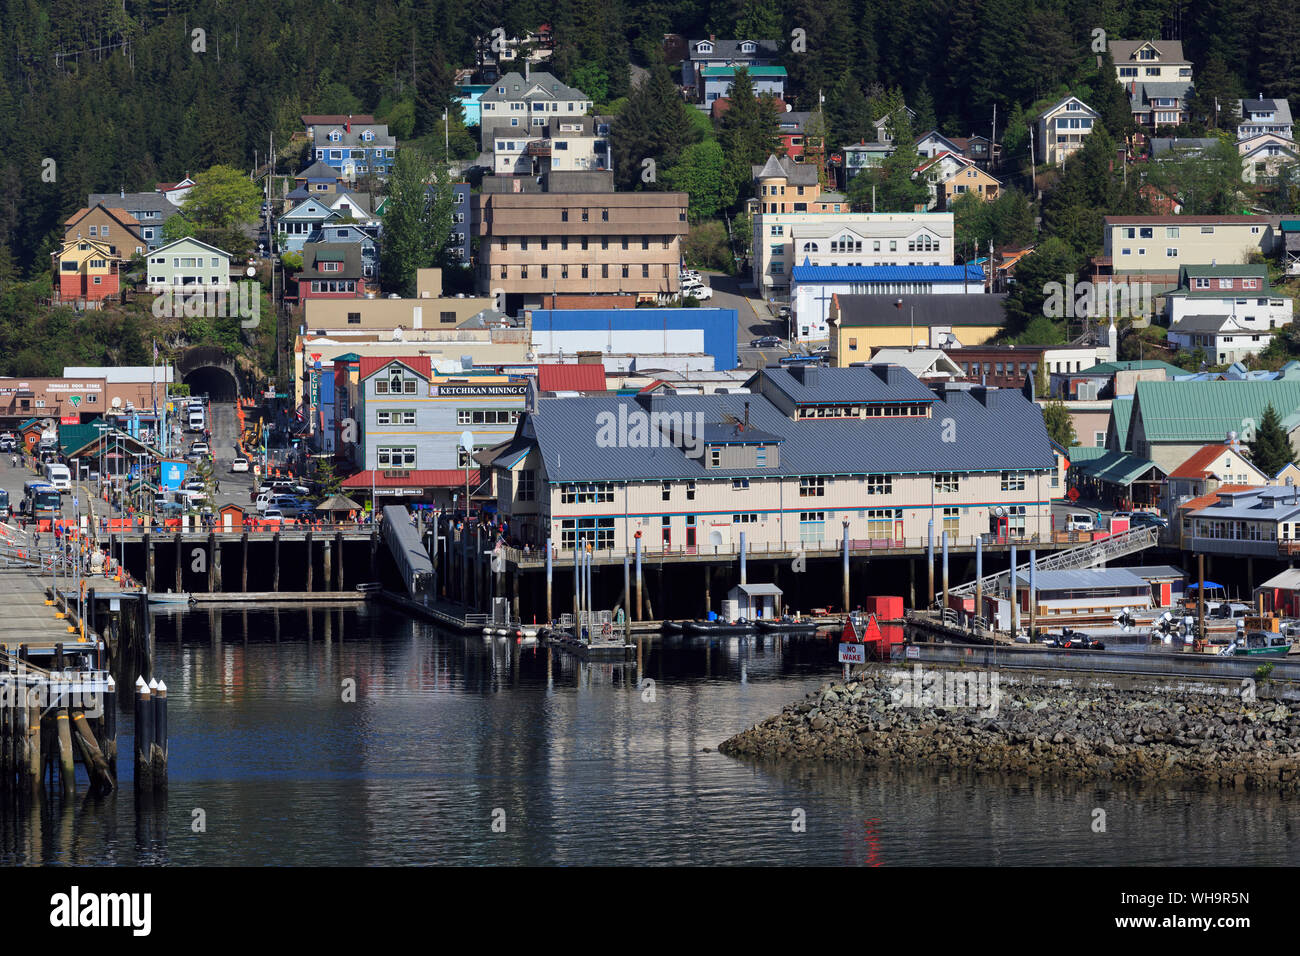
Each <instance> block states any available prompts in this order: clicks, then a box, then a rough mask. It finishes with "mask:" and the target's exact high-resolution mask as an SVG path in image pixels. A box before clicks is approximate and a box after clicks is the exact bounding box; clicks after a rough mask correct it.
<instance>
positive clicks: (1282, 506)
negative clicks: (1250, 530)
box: [1192, 486, 1300, 521]
mask: <svg viewBox="0 0 1300 956" xmlns="http://www.w3.org/2000/svg"><path fill="white" fill-rule="evenodd" d="M1295 499H1296V489H1295V488H1287V487H1285V486H1272V487H1264V488H1253V489H1251V490H1250V491H1230V492H1228V493H1226V494H1222V493H1221V494H1220V495H1219V498H1218V503H1217V504H1212V505H1207V506H1206V507H1204V508H1201V509H1199V510H1197V511H1193V512H1192V516H1193V517H1196V518H1253V519H1254V520H1256V521H1292V520H1294V518H1295V516H1296V515H1300V504H1293V502H1294V501H1295ZM1274 505H1276V507H1274Z"/></svg>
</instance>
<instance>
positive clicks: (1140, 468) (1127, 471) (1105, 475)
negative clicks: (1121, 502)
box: [1078, 451, 1163, 487]
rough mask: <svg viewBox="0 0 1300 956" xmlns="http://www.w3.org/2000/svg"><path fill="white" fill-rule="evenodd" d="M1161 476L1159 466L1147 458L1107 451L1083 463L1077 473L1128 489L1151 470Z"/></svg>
mask: <svg viewBox="0 0 1300 956" xmlns="http://www.w3.org/2000/svg"><path fill="white" fill-rule="evenodd" d="M1153 469H1154V470H1155V471H1157V472H1160V473H1161V474H1163V471H1162V470H1161V468H1160V466H1158V465H1157V464H1156V463H1155V462H1153V461H1151V460H1150V459H1149V458H1140V457H1139V456H1137V455H1131V454H1129V453H1128V452H1122V451H1109V452H1106V454H1104V455H1101V456H1099V457H1097V458H1094V459H1092V460H1091V461H1084V462H1083V463H1082V464H1080V466H1079V468H1078V473H1079V474H1081V475H1084V476H1086V477H1088V478H1092V479H1095V480H1097V481H1100V482H1104V483H1105V484H1108V485H1119V486H1121V487H1128V486H1129V485H1131V484H1133V482H1135V481H1137V480H1138V479H1139V478H1141V477H1142V476H1143V475H1145V474H1146V473H1147V472H1149V471H1151V470H1153Z"/></svg>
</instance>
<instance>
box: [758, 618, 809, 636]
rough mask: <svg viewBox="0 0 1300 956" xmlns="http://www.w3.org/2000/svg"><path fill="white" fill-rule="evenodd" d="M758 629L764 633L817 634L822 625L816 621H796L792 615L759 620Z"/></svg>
mask: <svg viewBox="0 0 1300 956" xmlns="http://www.w3.org/2000/svg"><path fill="white" fill-rule="evenodd" d="M757 623H758V629H759V630H760V631H763V632H764V633H768V634H771V633H780V634H816V633H817V631H818V630H819V629H820V628H821V627H822V625H821V624H818V623H817V622H816V621H796V620H795V619H794V618H792V617H783V618H777V619H774V620H770V621H759V622H757Z"/></svg>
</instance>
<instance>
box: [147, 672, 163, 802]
mask: <svg viewBox="0 0 1300 956" xmlns="http://www.w3.org/2000/svg"><path fill="white" fill-rule="evenodd" d="M149 690H150V695H149V696H150V698H151V700H152V702H153V740H152V746H151V747H150V750H149V764H150V772H151V774H152V776H153V788H154V789H155V790H166V789H167V684H166V683H165V682H164V681H158V683H157V684H156V685H155V684H154V682H153V681H150V682H149Z"/></svg>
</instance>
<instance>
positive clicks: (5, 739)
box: [0, 682, 18, 791]
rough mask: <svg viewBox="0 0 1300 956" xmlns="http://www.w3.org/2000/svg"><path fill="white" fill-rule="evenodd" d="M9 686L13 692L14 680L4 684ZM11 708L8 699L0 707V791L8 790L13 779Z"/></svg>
mask: <svg viewBox="0 0 1300 956" xmlns="http://www.w3.org/2000/svg"><path fill="white" fill-rule="evenodd" d="M9 686H12V687H13V688H14V690H15V692H16V691H17V689H18V685H17V683H16V682H15V683H13V684H12V685H10V684H6V687H9ZM16 699H17V698H16V697H15V700H16ZM13 710H14V709H13V707H12V706H10V702H8V701H6V702H5V705H4V706H3V707H0V791H8V790H9V789H10V788H11V786H12V785H13V781H14V765H13V740H12V737H11V736H10V735H11V734H12V732H13V728H12V727H11V726H10V715H11V714H12V713H13Z"/></svg>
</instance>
